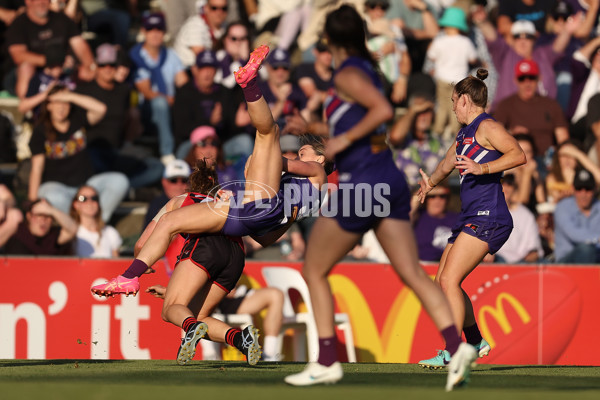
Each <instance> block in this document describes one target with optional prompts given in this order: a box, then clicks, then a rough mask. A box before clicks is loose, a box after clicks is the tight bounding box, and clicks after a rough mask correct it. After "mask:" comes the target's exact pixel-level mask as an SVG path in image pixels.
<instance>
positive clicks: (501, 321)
mask: <svg viewBox="0 0 600 400" xmlns="http://www.w3.org/2000/svg"><path fill="white" fill-rule="evenodd" d="M504 302H506V303H508V304H510V305H511V306H512V308H513V309H514V310H515V311H516V312H517V315H519V318H521V321H522V322H523V323H524V324H528V323H529V322H530V321H531V316H530V315H529V313H528V312H527V310H526V309H525V307H523V305H522V304H521V303H520V302H519V300H517V299H516V298H515V297H514V296H513V295H511V294H509V293H505V292H502V293H500V294H499V295H498V297H496V307H492V306H490V305H485V306H482V307H481V308H480V309H479V313H478V315H479V326H480V327H481V333H482V335H483V337H484V338H485V340H487V341H488V343H489V344H490V347H491V348H492V349H493V348H494V347H496V341H495V340H494V337H493V336H492V334H491V332H490V328H489V326H488V323H487V319H486V316H487V315H488V314H489V315H490V316H491V317H492V318H494V320H496V322H497V323H498V325H500V329H502V332H503V333H504V334H505V335H507V334H509V333H511V332H512V325H511V324H510V322H509V321H508V318H507V317H506V311H505V310H504Z"/></svg>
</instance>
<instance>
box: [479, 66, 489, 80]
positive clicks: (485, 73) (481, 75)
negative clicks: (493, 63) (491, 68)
mask: <svg viewBox="0 0 600 400" xmlns="http://www.w3.org/2000/svg"><path fill="white" fill-rule="evenodd" d="M488 74H489V72H488V70H487V69H485V68H479V69H478V70H477V79H481V80H482V81H485V78H487V77H488Z"/></svg>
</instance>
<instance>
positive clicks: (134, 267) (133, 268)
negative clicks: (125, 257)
mask: <svg viewBox="0 0 600 400" xmlns="http://www.w3.org/2000/svg"><path fill="white" fill-rule="evenodd" d="M147 269H148V266H147V265H146V263H145V262H143V261H142V260H138V259H137V258H136V259H135V260H133V262H132V263H131V265H130V266H129V268H127V271H125V272H124V273H123V276H124V277H125V278H127V279H132V278H135V277H136V276H137V277H138V278H139V277H140V276H142V275H144V272H146V270H147Z"/></svg>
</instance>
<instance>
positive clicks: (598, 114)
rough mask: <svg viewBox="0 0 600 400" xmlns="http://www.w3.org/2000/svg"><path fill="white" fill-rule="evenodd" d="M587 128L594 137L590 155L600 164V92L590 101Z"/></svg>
mask: <svg viewBox="0 0 600 400" xmlns="http://www.w3.org/2000/svg"><path fill="white" fill-rule="evenodd" d="M585 124H586V129H587V131H588V132H589V134H590V135H591V136H593V137H594V144H593V148H592V149H591V150H590V152H589V155H590V159H592V160H593V161H594V162H595V163H596V165H600V162H598V160H600V93H597V94H595V95H593V96H592V98H591V99H590V101H589V102H588V113H587V115H586V117H585Z"/></svg>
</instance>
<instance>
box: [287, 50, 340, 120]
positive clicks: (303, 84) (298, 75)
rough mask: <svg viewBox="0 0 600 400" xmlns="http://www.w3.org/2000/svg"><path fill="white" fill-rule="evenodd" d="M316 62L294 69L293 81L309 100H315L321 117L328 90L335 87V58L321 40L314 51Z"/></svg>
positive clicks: (303, 64) (306, 63) (302, 64)
mask: <svg viewBox="0 0 600 400" xmlns="http://www.w3.org/2000/svg"><path fill="white" fill-rule="evenodd" d="M312 53H313V55H314V57H315V60H314V61H312V62H304V63H301V64H300V65H298V66H297V67H296V68H295V69H294V75H293V81H294V82H296V84H298V86H299V87H300V89H302V91H303V92H304V95H305V96H306V98H307V99H315V98H316V101H318V103H319V106H318V109H317V113H319V115H320V111H321V110H322V107H323V103H324V102H325V99H326V98H327V92H328V90H329V89H330V88H331V87H332V86H333V64H332V62H333V57H332V55H331V51H329V48H328V47H327V45H326V44H325V43H324V41H322V40H319V41H318V42H317V44H316V45H315V47H314V48H313V50H312Z"/></svg>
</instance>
